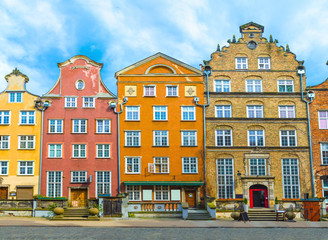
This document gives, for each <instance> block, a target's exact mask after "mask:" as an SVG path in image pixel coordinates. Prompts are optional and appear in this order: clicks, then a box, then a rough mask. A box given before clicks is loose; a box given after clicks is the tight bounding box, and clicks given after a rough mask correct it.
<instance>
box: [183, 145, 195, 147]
mask: <svg viewBox="0 0 328 240" xmlns="http://www.w3.org/2000/svg"><path fill="white" fill-rule="evenodd" d="M180 147H198V145H181V146H180Z"/></svg>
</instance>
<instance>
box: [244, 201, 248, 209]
mask: <svg viewBox="0 0 328 240" xmlns="http://www.w3.org/2000/svg"><path fill="white" fill-rule="evenodd" d="M247 203H248V200H247V198H244V211H245V212H248V204H247Z"/></svg>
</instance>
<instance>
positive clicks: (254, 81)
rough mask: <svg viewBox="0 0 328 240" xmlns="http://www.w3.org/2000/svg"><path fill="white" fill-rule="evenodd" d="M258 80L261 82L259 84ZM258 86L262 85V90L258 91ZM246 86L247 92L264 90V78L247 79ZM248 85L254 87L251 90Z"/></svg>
mask: <svg viewBox="0 0 328 240" xmlns="http://www.w3.org/2000/svg"><path fill="white" fill-rule="evenodd" d="M258 82H260V84H258ZM258 86H260V91H256V87H258ZM245 87H246V92H253V93H259V92H263V88H262V80H260V79H246V81H245ZM248 87H251V88H252V89H251V91H249V90H250V89H249V88H248Z"/></svg>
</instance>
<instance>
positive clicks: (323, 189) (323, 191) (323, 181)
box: [321, 180, 328, 204]
mask: <svg viewBox="0 0 328 240" xmlns="http://www.w3.org/2000/svg"><path fill="white" fill-rule="evenodd" d="M326 181H327V182H328V180H326ZM321 186H322V197H324V198H326V200H325V202H326V204H327V201H328V197H325V192H327V195H328V187H327V186H325V180H321Z"/></svg>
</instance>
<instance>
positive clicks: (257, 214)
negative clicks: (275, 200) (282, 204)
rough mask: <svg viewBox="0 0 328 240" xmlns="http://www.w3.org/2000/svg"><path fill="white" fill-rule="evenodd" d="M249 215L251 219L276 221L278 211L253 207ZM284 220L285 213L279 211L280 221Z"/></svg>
mask: <svg viewBox="0 0 328 240" xmlns="http://www.w3.org/2000/svg"><path fill="white" fill-rule="evenodd" d="M247 215H248V217H249V220H250V221H276V212H275V211H274V210H273V209H251V210H249V211H248V214H247ZM283 220H284V216H283V213H279V214H278V221H283Z"/></svg>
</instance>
